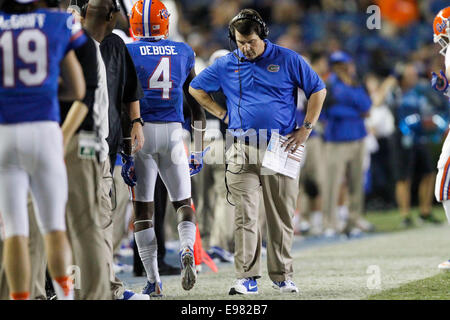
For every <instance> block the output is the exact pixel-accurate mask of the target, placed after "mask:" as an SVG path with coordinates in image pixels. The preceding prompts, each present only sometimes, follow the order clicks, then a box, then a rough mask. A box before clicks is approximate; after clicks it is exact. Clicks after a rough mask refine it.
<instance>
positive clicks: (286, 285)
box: [272, 280, 299, 293]
mask: <svg viewBox="0 0 450 320" xmlns="http://www.w3.org/2000/svg"><path fill="white" fill-rule="evenodd" d="M272 288H274V289H276V290H278V291H280V292H281V293H298V292H299V291H298V288H297V286H296V285H295V283H294V282H292V280H284V281H272Z"/></svg>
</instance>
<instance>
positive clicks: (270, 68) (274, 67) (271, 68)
mask: <svg viewBox="0 0 450 320" xmlns="http://www.w3.org/2000/svg"><path fill="white" fill-rule="evenodd" d="M267 71H269V72H278V71H280V66H279V65H276V64H269V65H268V67H267Z"/></svg>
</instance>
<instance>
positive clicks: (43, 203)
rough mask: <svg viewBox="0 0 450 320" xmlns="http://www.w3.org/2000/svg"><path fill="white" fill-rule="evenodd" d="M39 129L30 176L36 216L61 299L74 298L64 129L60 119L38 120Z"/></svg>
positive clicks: (52, 275) (58, 295)
mask: <svg viewBox="0 0 450 320" xmlns="http://www.w3.org/2000/svg"><path fill="white" fill-rule="evenodd" d="M36 130H38V131H39V136H40V142H41V143H40V144H39V148H38V149H37V150H36V153H37V155H36V160H35V167H34V171H33V172H32V173H31V179H30V187H31V193H32V195H33V198H34V200H35V203H36V208H37V216H36V218H37V221H38V225H39V226H40V229H41V232H42V234H44V242H45V248H46V253H47V260H48V269H49V272H50V276H51V277H52V280H53V286H54V288H55V291H56V295H57V297H58V300H73V283H72V280H71V279H70V278H69V276H68V273H67V272H68V267H69V266H70V265H71V264H72V249H71V246H70V243H69V240H68V237H67V234H66V221H65V207H66V202H67V195H68V185H67V173H66V167H65V164H64V159H63V154H64V152H63V144H62V134H61V129H60V128H59V126H58V124H57V123H48V122H47V123H42V124H39V126H38V127H37V128H36ZM44 142H45V143H44Z"/></svg>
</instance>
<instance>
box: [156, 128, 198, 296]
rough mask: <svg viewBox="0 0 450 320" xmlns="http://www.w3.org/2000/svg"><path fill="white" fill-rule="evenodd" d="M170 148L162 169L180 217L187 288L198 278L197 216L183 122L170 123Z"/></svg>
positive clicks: (160, 170) (167, 130) (162, 161)
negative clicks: (195, 243) (196, 249)
mask: <svg viewBox="0 0 450 320" xmlns="http://www.w3.org/2000/svg"><path fill="white" fill-rule="evenodd" d="M166 126H167V129H166V132H168V141H170V144H169V148H168V151H167V152H165V153H161V155H160V156H161V158H160V163H159V172H160V175H161V179H162V181H163V182H164V184H165V186H166V188H167V191H168V194H169V198H170V201H171V202H172V204H173V206H174V208H175V210H176V212H177V219H178V226H177V228H178V235H179V238H180V259H181V273H182V279H181V284H182V287H183V289H184V290H190V289H192V288H193V286H194V284H195V281H196V276H197V274H196V271H195V262H194V250H193V249H194V242H195V234H196V223H197V221H196V217H195V212H194V210H193V209H192V207H191V179H190V175H189V166H188V159H187V155H186V151H185V147H184V142H183V135H182V128H181V124H180V123H167V124H166Z"/></svg>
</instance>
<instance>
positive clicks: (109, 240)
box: [100, 160, 125, 299]
mask: <svg viewBox="0 0 450 320" xmlns="http://www.w3.org/2000/svg"><path fill="white" fill-rule="evenodd" d="M100 167H101V170H102V182H101V184H100V212H101V216H102V217H103V219H104V220H103V224H102V225H103V232H104V233H103V236H104V238H103V239H104V245H105V255H106V261H107V266H108V276H109V284H110V291H109V293H110V294H111V293H112V297H113V299H119V298H120V297H121V296H122V295H123V293H124V291H125V288H124V286H123V283H122V281H120V280H119V279H118V278H117V277H116V275H115V273H114V257H113V255H114V245H113V234H114V219H113V211H112V202H111V188H112V185H113V177H112V175H111V171H110V167H111V165H110V163H109V160H106V161H104V162H102V163H100Z"/></svg>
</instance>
